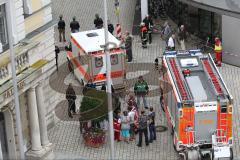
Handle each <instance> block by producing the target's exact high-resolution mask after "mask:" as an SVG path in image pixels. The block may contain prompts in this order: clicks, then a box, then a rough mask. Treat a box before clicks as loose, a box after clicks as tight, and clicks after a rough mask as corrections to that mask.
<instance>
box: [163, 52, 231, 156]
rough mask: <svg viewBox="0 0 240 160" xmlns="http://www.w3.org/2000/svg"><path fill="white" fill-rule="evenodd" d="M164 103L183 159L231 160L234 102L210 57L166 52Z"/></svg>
mask: <svg viewBox="0 0 240 160" xmlns="http://www.w3.org/2000/svg"><path fill="white" fill-rule="evenodd" d="M162 63H163V66H164V68H165V69H166V71H167V72H166V74H164V75H163V80H164V81H166V82H168V83H169V84H170V87H171V89H169V88H166V87H167V86H163V87H165V88H163V90H166V91H168V92H167V93H166V92H165V93H166V94H164V96H163V97H164V98H163V103H164V109H165V111H166V117H167V120H168V125H169V127H170V128H171V129H172V135H173V143H174V147H175V149H176V150H177V151H178V152H179V153H180V154H181V155H182V156H183V157H184V159H189V160H192V159H194V160H195V159H207V158H206V157H209V158H210V159H233V153H232V144H233V139H232V110H233V98H232V96H231V94H230V93H229V91H228V89H227V86H226V85H225V83H224V81H223V78H222V76H221V74H220V73H219V71H218V69H217V67H216V65H215V63H214V61H213V59H212V57H211V55H210V54H209V55H204V54H202V53H201V52H200V50H189V51H181V52H180V51H168V52H165V53H164V54H163V59H162Z"/></svg>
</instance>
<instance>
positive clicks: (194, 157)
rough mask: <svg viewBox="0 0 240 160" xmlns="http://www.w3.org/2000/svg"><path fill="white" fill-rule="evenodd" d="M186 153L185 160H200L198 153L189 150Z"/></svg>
mask: <svg viewBox="0 0 240 160" xmlns="http://www.w3.org/2000/svg"><path fill="white" fill-rule="evenodd" d="M186 153H187V160H200V158H199V152H198V151H197V150H189V151H187V152H186Z"/></svg>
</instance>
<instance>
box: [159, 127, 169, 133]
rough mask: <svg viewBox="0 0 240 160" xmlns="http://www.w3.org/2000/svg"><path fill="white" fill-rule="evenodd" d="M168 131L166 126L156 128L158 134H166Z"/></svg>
mask: <svg viewBox="0 0 240 160" xmlns="http://www.w3.org/2000/svg"><path fill="white" fill-rule="evenodd" d="M167 129H168V128H167V127H166V126H156V132H165V131H166V130H167Z"/></svg>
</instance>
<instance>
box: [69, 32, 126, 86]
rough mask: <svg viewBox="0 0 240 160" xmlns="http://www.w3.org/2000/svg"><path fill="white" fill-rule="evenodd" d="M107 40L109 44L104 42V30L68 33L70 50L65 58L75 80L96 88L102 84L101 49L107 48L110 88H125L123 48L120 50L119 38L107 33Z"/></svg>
mask: <svg viewBox="0 0 240 160" xmlns="http://www.w3.org/2000/svg"><path fill="white" fill-rule="evenodd" d="M108 39H109V43H108V44H107V45H105V36H104V29H96V30H90V31H83V32H78V33H72V34H71V46H72V52H67V58H68V60H69V62H71V64H72V66H73V67H74V75H75V76H76V78H77V79H78V80H79V82H81V83H82V84H83V85H85V84H89V83H90V84H93V85H94V86H96V87H97V88H100V87H102V86H103V85H106V83H105V82H106V55H105V50H106V49H108V50H109V53H110V61H111V62H110V63H111V78H112V82H111V83H112V87H113V89H114V90H122V89H124V87H125V85H124V80H125V71H126V69H125V59H126V58H125V50H124V49H121V47H120V46H121V43H120V41H119V40H118V39H116V38H115V37H114V36H113V35H112V34H111V33H109V32H108Z"/></svg>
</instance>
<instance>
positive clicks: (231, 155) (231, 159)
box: [230, 148, 233, 160]
mask: <svg viewBox="0 0 240 160" xmlns="http://www.w3.org/2000/svg"><path fill="white" fill-rule="evenodd" d="M230 160H233V150H232V148H230Z"/></svg>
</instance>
